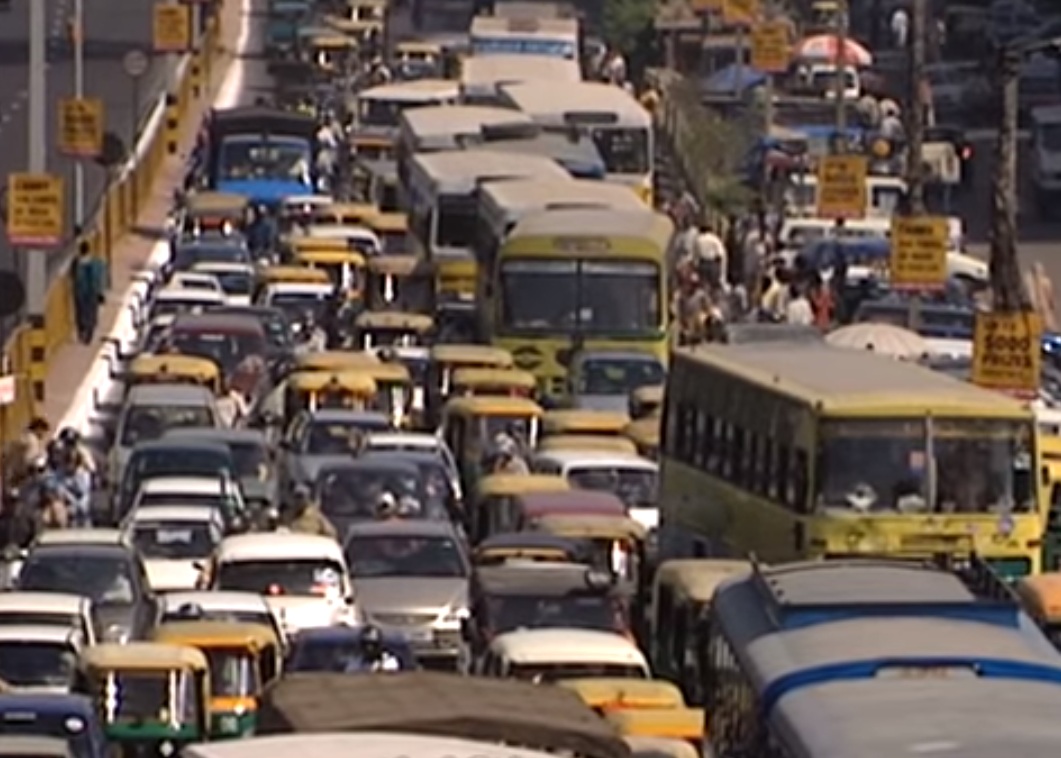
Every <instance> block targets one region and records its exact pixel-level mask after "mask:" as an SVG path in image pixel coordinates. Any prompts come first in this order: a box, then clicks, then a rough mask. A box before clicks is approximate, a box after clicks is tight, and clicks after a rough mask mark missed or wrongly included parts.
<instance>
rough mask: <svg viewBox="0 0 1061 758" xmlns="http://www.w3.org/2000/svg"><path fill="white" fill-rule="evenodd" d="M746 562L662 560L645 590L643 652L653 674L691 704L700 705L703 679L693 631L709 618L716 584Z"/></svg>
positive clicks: (700, 559) (739, 569)
mask: <svg viewBox="0 0 1061 758" xmlns="http://www.w3.org/2000/svg"><path fill="white" fill-rule="evenodd" d="M749 567H750V564H749V563H748V561H739V560H722V559H713V558H680V559H675V560H670V561H665V562H663V563H662V564H660V566H659V567H658V568H657V569H656V577H655V579H654V580H653V587H652V591H651V594H649V593H648V592H646V593H644V594H643V595H642V597H641V599H640V604H641V605H642V606H649V604H651V607H650V610H649V618H648V624H647V630H646V637H647V639H648V640H649V644H648V656H649V662H650V663H651V664H652V670H653V671H654V672H655V673H656V675H657V676H660V677H663V678H665V679H669V680H670V681H672V682H677V683H678V684H679V685H680V686H681V688H682V691H683V692H684V693H685V698H686V700H687V701H688V702H689V703H691V704H693V705H702V704H703V697H702V695H701V693H702V692H703V683H702V682H701V681H700V675H701V672H700V671H699V670H698V669H697V664H696V661H697V660H699V655H700V650H699V648H698V644H699V643H698V642H697V635H696V634H695V633H694V632H695V630H696V629H698V628H700V626H701V625H702V624H703V623H705V622H706V621H708V620H709V614H710V609H711V600H712V598H713V597H714V594H715V590H716V589H717V588H718V585H719V584H721V583H722V582H723V581H725V580H726V579H728V578H729V577H731V576H734V575H735V574H740V573H743V572H745V571H747V570H748V569H749Z"/></svg>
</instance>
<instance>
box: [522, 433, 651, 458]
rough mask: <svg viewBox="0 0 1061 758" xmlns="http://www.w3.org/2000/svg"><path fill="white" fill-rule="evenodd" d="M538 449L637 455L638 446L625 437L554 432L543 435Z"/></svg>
mask: <svg viewBox="0 0 1061 758" xmlns="http://www.w3.org/2000/svg"><path fill="white" fill-rule="evenodd" d="M538 449H539V450H540V451H542V452H543V453H548V452H550V451H555V450H585V451H592V452H600V453H618V454H620V455H637V446H636V445H635V444H634V443H633V442H631V441H630V440H628V439H626V438H625V437H611V436H609V435H606V434H554V435H552V436H551V437H542V439H541V441H539V442H538Z"/></svg>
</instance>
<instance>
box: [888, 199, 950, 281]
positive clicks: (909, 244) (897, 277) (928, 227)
mask: <svg viewBox="0 0 1061 758" xmlns="http://www.w3.org/2000/svg"><path fill="white" fill-rule="evenodd" d="M949 236H950V229H949V227H948V225H947V219H945V218H943V217H942V216H917V217H913V218H903V217H900V216H896V217H895V218H893V219H892V255H891V261H890V265H891V286H892V287H893V288H894V289H917V290H940V289H943V286H944V285H945V284H946V283H947V241H948V239H947V238H948V237H949Z"/></svg>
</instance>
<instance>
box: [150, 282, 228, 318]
mask: <svg viewBox="0 0 1061 758" xmlns="http://www.w3.org/2000/svg"><path fill="white" fill-rule="evenodd" d="M224 304H225V296H224V295H223V294H222V293H221V292H220V291H215V290H203V289H187V288H184V287H172V286H170V287H163V288H162V289H160V290H159V291H158V292H156V293H155V297H154V299H153V300H152V301H151V308H150V319H151V320H152V321H153V320H154V319H155V318H157V317H158V316H165V315H174V316H175V315H177V314H178V313H196V312H202V311H204V310H207V309H209V308H217V307H219V306H222V305H224Z"/></svg>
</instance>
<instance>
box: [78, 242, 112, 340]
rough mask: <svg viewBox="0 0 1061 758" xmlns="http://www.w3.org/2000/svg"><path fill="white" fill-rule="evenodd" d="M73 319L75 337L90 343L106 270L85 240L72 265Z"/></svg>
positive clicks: (96, 323) (101, 297) (95, 325)
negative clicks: (75, 330) (75, 331)
mask: <svg viewBox="0 0 1061 758" xmlns="http://www.w3.org/2000/svg"><path fill="white" fill-rule="evenodd" d="M72 271H73V280H74V321H75V322H76V325H77V338H78V339H79V340H80V341H81V344H83V345H89V344H91V343H92V340H93V338H94V337H95V336H96V327H97V325H98V324H99V307H100V305H101V304H102V303H103V296H104V289H105V284H106V282H105V280H106V270H105V267H104V265H103V261H101V260H100V259H99V258H96V257H95V256H94V255H92V249H91V248H90V247H89V244H88V242H87V241H84V240H82V242H81V243H80V245H79V246H78V253H77V258H75V259H74V265H73V269H72Z"/></svg>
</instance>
